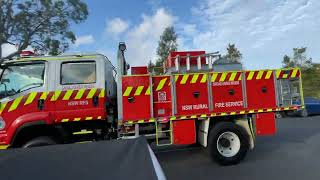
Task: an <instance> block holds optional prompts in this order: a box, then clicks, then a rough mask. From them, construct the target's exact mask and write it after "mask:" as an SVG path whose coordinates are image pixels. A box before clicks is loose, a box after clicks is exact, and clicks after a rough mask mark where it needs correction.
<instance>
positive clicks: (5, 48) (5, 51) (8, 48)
mask: <svg viewBox="0 0 320 180" xmlns="http://www.w3.org/2000/svg"><path fill="white" fill-rule="evenodd" d="M1 48H2V57H6V56H8V55H9V54H11V53H13V52H15V51H16V50H17V49H16V47H15V46H13V45H11V44H2V46H1Z"/></svg>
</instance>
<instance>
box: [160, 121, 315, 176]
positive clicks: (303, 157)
mask: <svg viewBox="0 0 320 180" xmlns="http://www.w3.org/2000/svg"><path fill="white" fill-rule="evenodd" d="M277 131H278V132H277V134H276V135H275V136H270V137H269V136H268V137H258V138H257V142H256V147H255V149H253V150H252V151H249V152H248V154H247V157H246V159H245V160H244V161H243V162H242V163H240V164H238V165H235V166H227V167H223V166H219V165H218V164H216V163H215V162H212V161H211V160H210V159H209V158H208V155H207V154H206V151H205V150H203V149H202V148H200V147H188V148H184V149H171V150H161V151H159V152H156V156H157V157H158V160H159V161H160V164H161V166H162V168H163V170H164V173H165V174H166V176H167V178H168V179H169V180H170V179H184V180H185V179H198V180H205V179H217V180H224V179H235V180H242V179H243V180H248V179H259V180H275V179H281V180H285V179H290V180H295V179H299V180H301V179H303V180H319V179H320V116H313V117H308V118H282V119H278V120H277Z"/></svg>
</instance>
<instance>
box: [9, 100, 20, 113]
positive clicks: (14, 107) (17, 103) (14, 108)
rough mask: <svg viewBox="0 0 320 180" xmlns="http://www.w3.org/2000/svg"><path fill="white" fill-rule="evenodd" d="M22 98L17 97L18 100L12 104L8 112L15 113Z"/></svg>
mask: <svg viewBox="0 0 320 180" xmlns="http://www.w3.org/2000/svg"><path fill="white" fill-rule="evenodd" d="M22 98H23V96H20V97H17V98H16V99H15V100H14V101H13V103H12V104H11V106H10V109H9V110H8V112H10V111H13V110H16V109H17V107H18V106H19V104H20V102H21V100H22Z"/></svg>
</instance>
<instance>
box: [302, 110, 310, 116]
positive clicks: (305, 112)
mask: <svg viewBox="0 0 320 180" xmlns="http://www.w3.org/2000/svg"><path fill="white" fill-rule="evenodd" d="M308 116H309V113H308V111H307V109H306V108H304V109H303V110H302V111H301V117H308Z"/></svg>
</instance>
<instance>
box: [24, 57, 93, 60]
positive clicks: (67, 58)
mask: <svg viewBox="0 0 320 180" xmlns="http://www.w3.org/2000/svg"><path fill="white" fill-rule="evenodd" d="M95 58H96V56H69V57H68V56H65V57H63V56H62V57H54V56H53V57H35V58H22V59H19V60H20V61H23V60H26V61H30V60H46V61H48V60H79V59H95Z"/></svg>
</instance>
